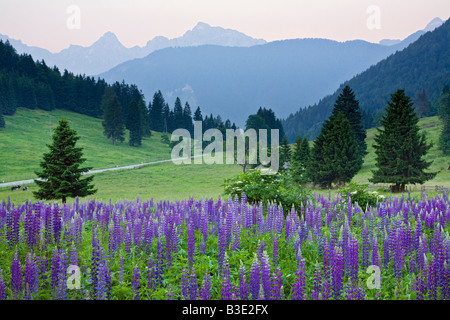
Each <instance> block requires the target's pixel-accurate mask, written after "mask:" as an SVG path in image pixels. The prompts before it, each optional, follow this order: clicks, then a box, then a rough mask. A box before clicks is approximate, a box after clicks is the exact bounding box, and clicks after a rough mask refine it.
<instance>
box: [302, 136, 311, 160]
mask: <svg viewBox="0 0 450 320" xmlns="http://www.w3.org/2000/svg"><path fill="white" fill-rule="evenodd" d="M310 153H311V151H310V148H309V141H308V138H307V137H306V136H304V137H303V141H302V144H301V147H300V162H301V163H303V164H306V163H308V161H309V157H310Z"/></svg>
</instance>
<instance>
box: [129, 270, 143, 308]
mask: <svg viewBox="0 0 450 320" xmlns="http://www.w3.org/2000/svg"><path fill="white" fill-rule="evenodd" d="M131 285H132V286H133V299H134V300H140V293H139V292H140V290H141V271H140V270H139V267H138V265H137V264H136V265H135V267H134V270H133V280H132V281H131Z"/></svg>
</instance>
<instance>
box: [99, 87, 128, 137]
mask: <svg viewBox="0 0 450 320" xmlns="http://www.w3.org/2000/svg"><path fill="white" fill-rule="evenodd" d="M101 108H102V109H103V122H102V125H103V134H104V135H105V136H106V137H107V138H108V139H112V144H113V145H116V141H120V142H122V141H124V140H125V126H124V123H123V115H122V106H121V105H120V102H119V99H117V96H116V94H115V92H114V90H113V89H112V88H111V87H108V88H106V90H105V93H104V95H103V97H102V102H101Z"/></svg>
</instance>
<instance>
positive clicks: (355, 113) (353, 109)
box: [332, 86, 367, 157]
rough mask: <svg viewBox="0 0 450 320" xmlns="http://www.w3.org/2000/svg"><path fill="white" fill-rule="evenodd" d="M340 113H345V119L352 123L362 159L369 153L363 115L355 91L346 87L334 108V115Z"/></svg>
mask: <svg viewBox="0 0 450 320" xmlns="http://www.w3.org/2000/svg"><path fill="white" fill-rule="evenodd" d="M339 112H342V113H344V115H345V117H346V118H347V119H348V121H350V125H351V127H352V130H353V133H354V134H355V138H356V140H357V142H358V146H359V147H358V149H359V152H360V155H361V157H364V156H365V155H366V153H367V144H366V141H365V139H366V131H365V130H364V128H363V126H362V113H361V110H360V108H359V102H358V100H356V98H355V94H354V92H353V90H352V89H351V88H350V87H349V86H345V87H344V89H343V90H342V92H341V94H339V96H338V97H337V99H336V102H335V104H334V108H333V112H332V114H333V115H337V114H338V113H339Z"/></svg>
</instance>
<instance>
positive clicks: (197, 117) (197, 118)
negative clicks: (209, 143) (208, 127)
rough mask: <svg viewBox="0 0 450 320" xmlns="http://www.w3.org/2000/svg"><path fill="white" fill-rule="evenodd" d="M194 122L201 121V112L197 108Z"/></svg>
mask: <svg viewBox="0 0 450 320" xmlns="http://www.w3.org/2000/svg"><path fill="white" fill-rule="evenodd" d="M194 121H203V116H202V111H201V110H200V107H197V109H195V112H194Z"/></svg>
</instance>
